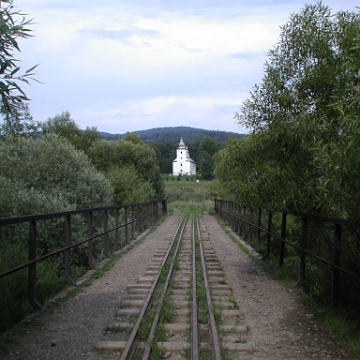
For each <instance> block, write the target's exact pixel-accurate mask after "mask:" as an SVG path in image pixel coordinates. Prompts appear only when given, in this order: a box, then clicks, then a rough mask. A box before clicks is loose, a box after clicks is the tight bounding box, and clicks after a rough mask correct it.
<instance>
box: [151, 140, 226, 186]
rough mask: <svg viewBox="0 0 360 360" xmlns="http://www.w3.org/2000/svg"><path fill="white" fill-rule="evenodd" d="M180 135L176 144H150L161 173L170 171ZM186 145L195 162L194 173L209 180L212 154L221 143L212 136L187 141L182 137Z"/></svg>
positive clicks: (212, 171)
mask: <svg viewBox="0 0 360 360" xmlns="http://www.w3.org/2000/svg"><path fill="white" fill-rule="evenodd" d="M179 141H180V137H179V138H178V140H177V144H176V145H173V144H171V143H170V142H166V143H160V142H156V143H154V144H152V148H153V149H154V150H155V152H156V156H157V159H158V162H159V166H160V171H161V173H162V174H168V175H170V174H171V173H172V162H173V160H174V159H175V158H176V148H177V147H178V146H179ZM184 142H185V144H186V146H188V148H189V153H190V157H191V159H193V160H194V161H195V162H196V173H197V175H198V177H199V178H201V179H204V180H211V179H213V177H214V159H213V156H214V155H215V154H216V153H217V152H218V151H219V149H220V148H221V144H219V143H217V142H216V140H215V139H214V138H211V137H205V138H204V139H203V140H201V141H200V140H195V141H193V142H188V141H187V139H186V138H184Z"/></svg>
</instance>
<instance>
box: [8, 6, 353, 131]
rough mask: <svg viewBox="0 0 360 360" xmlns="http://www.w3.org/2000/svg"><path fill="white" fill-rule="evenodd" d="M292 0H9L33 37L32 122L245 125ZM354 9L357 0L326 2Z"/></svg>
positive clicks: (28, 49) (28, 53)
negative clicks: (65, 118)
mask: <svg viewBox="0 0 360 360" xmlns="http://www.w3.org/2000/svg"><path fill="white" fill-rule="evenodd" d="M308 3H314V2H313V1H308V2H303V1H297V0H250V1H245V0H221V1H220V0H127V1H125V0H99V1H94V0H14V3H13V4H14V5H15V6H16V8H18V9H21V10H22V11H23V13H26V14H29V16H28V18H33V19H34V22H33V24H32V26H31V29H32V30H33V35H34V37H33V38H31V39H27V40H21V41H20V48H21V50H22V52H21V53H20V54H16V55H17V57H18V58H19V59H20V60H21V61H22V62H21V64H20V65H21V67H22V69H24V70H26V69H28V68H30V67H31V66H33V65H35V64H39V67H38V68H37V69H36V78H37V79H38V80H40V81H41V82H42V83H43V84H37V83H32V85H31V86H27V85H25V86H24V87H23V89H24V90H25V92H26V94H27V95H28V97H30V98H31V99H32V100H31V103H30V110H31V113H32V115H33V117H34V119H35V120H37V121H45V120H47V119H48V118H49V117H54V116H55V115H57V114H60V113H62V112H64V111H69V112H70V114H71V118H72V119H73V120H74V121H75V122H76V123H77V124H78V126H79V127H80V128H81V129H85V128H86V127H87V126H90V127H92V126H95V127H97V129H98V130H99V131H106V132H110V133H125V132H128V131H136V130H145V129H150V128H155V127H165V126H192V127H196V128H203V129H210V130H225V131H233V132H239V133H246V132H247V130H246V129H243V128H241V127H240V126H239V125H238V124H236V123H235V120H233V116H234V113H235V112H236V111H237V110H238V109H239V108H240V106H241V103H242V102H243V101H244V100H245V99H246V98H247V97H248V94H249V91H250V90H251V87H252V86H253V85H254V84H256V83H259V82H260V81H261V78H262V76H263V69H264V67H263V65H264V63H265V60H266V59H267V53H268V51H269V50H270V49H272V48H273V47H274V46H275V45H276V43H277V42H278V40H279V35H280V29H279V27H280V26H281V25H283V24H285V23H286V22H287V21H288V20H289V16H290V14H291V13H294V12H299V11H300V10H301V9H302V8H303V7H304V5H305V4H308ZM323 3H324V4H325V5H328V6H329V7H330V8H331V9H332V10H333V11H338V10H352V11H358V9H357V8H356V6H358V5H359V1H358V0H342V1H339V0H329V1H324V2H323Z"/></svg>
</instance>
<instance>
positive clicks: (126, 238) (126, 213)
mask: <svg viewBox="0 0 360 360" xmlns="http://www.w3.org/2000/svg"><path fill="white" fill-rule="evenodd" d="M124 224H125V244H126V245H127V244H128V243H129V228H128V226H129V224H128V207H127V206H124Z"/></svg>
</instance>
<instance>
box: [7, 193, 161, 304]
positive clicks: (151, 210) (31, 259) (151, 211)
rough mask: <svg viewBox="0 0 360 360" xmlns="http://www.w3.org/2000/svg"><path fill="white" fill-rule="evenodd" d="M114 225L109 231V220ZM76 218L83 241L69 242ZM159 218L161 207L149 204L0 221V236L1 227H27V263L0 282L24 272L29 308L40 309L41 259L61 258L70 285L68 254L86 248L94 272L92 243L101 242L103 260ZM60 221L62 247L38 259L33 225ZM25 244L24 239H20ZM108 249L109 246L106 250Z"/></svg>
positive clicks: (153, 203)
mask: <svg viewBox="0 0 360 360" xmlns="http://www.w3.org/2000/svg"><path fill="white" fill-rule="evenodd" d="M98 214H100V215H101V219H102V226H101V228H102V231H98V232H97V233H96V234H94V222H93V218H94V215H98ZM110 214H111V220H112V223H113V224H114V226H113V227H111V228H109V216H110ZM76 215H83V216H85V217H86V223H87V229H84V230H85V232H86V231H87V235H88V236H87V237H86V238H84V239H81V240H79V239H77V241H76V242H72V240H73V239H72V235H71V219H72V218H73V217H75V216H76ZM161 215H162V204H161V200H160V201H150V202H145V203H138V204H129V205H118V206H105V207H98V208H89V209H81V210H72V211H63V212H57V213H48V214H37V215H27V216H17V217H9V218H0V235H2V230H3V228H5V227H9V226H10V227H11V226H12V227H14V226H16V224H28V238H27V243H28V261H27V262H25V263H22V264H20V265H18V266H16V267H13V268H11V269H8V270H6V271H4V272H2V273H1V274H0V278H3V277H6V276H9V275H11V274H13V273H15V272H17V271H20V270H22V269H24V268H28V285H27V294H28V301H29V303H30V305H31V306H32V307H34V308H41V307H42V306H41V304H40V303H39V302H38V301H37V300H36V297H35V293H36V264H37V263H39V262H41V261H44V260H45V259H48V258H51V257H54V256H56V255H59V254H64V275H65V280H66V282H67V283H68V284H70V285H74V284H75V282H74V280H73V279H72V277H71V250H72V249H74V248H76V247H79V246H81V245H83V244H87V263H88V266H89V268H90V269H96V265H95V262H94V255H93V241H94V240H95V239H97V238H102V252H103V256H104V257H105V258H108V257H110V248H112V249H113V250H114V251H117V250H120V249H121V247H122V245H127V244H128V243H129V239H135V237H134V233H135V231H137V232H141V231H145V230H146V229H147V228H149V227H150V226H151V225H152V224H153V223H154V222H155V221H157V220H158V219H159V218H160V216H161ZM50 219H62V220H63V222H64V233H63V244H64V246H63V247H61V248H58V249H55V250H53V251H50V252H46V253H45V254H43V255H41V256H39V255H38V251H37V248H38V236H37V224H38V223H39V222H40V221H43V220H50ZM120 229H122V231H123V241H122V244H120V243H119V230H120ZM110 233H112V234H113V243H112V244H110V242H109V234H110ZM24 240H26V239H24ZM110 245H111V246H110Z"/></svg>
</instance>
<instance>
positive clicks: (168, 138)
mask: <svg viewBox="0 0 360 360" xmlns="http://www.w3.org/2000/svg"><path fill="white" fill-rule="evenodd" d="M129 134H133V133H126V134H109V133H104V132H100V133H99V137H100V138H101V139H105V140H109V141H117V140H119V139H123V138H125V137H126V136H128V135H129ZM136 134H138V135H139V136H140V139H141V140H142V141H143V142H145V143H146V144H148V145H153V144H155V143H170V144H171V145H172V146H173V147H174V146H177V145H178V144H179V139H180V137H181V136H182V137H183V138H184V139H187V141H188V142H189V143H190V142H195V141H202V140H203V139H204V138H206V137H210V138H212V139H214V140H215V141H216V143H223V142H225V141H226V140H227V139H228V138H229V137H235V138H236V137H241V136H244V135H242V134H238V133H233V132H228V131H218V130H205V129H196V128H192V127H188V126H175V127H163V128H154V129H149V130H141V131H137V132H136Z"/></svg>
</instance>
